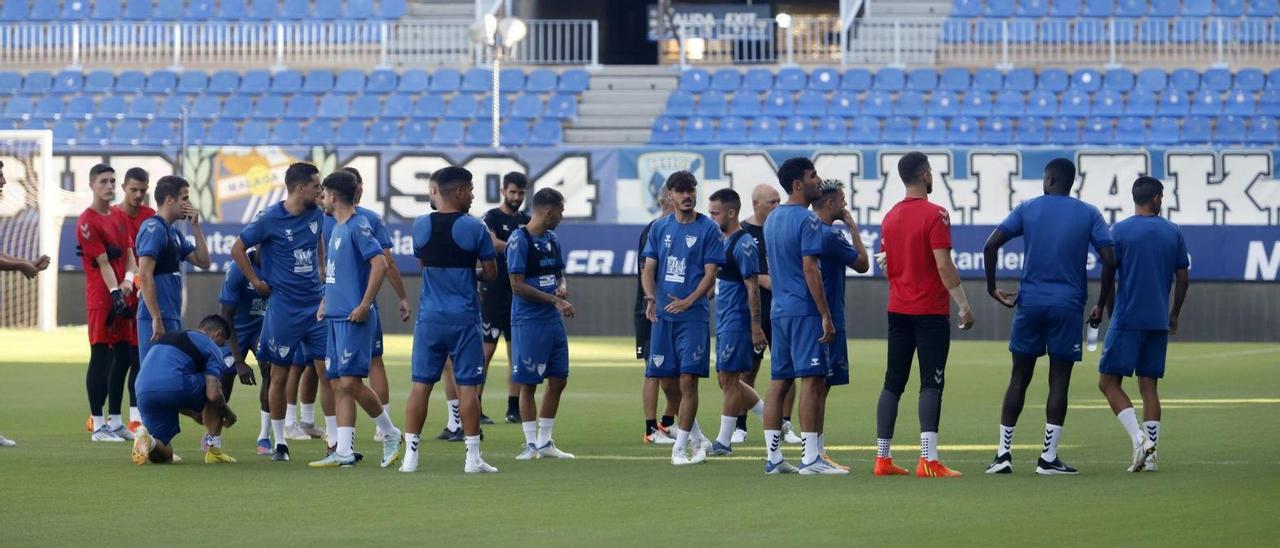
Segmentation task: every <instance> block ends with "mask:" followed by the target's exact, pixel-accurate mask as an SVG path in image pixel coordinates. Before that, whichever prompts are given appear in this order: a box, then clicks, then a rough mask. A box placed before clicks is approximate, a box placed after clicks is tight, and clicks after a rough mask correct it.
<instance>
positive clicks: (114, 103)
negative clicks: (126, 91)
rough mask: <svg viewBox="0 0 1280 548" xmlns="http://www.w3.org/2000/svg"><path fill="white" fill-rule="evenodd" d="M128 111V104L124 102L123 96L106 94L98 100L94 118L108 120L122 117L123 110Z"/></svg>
mask: <svg viewBox="0 0 1280 548" xmlns="http://www.w3.org/2000/svg"><path fill="white" fill-rule="evenodd" d="M128 111H129V105H127V104H126V103H125V102H124V97H121V96H119V95H108V96H106V97H103V98H102V100H101V101H99V102H98V108H97V112H95V113H94V115H93V117H94V118H107V119H109V120H122V119H124V114H125V112H128Z"/></svg>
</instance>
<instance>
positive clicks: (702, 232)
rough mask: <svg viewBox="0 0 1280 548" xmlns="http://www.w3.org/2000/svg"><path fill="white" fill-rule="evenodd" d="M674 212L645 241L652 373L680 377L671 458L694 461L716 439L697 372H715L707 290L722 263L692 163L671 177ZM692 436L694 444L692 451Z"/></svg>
mask: <svg viewBox="0 0 1280 548" xmlns="http://www.w3.org/2000/svg"><path fill="white" fill-rule="evenodd" d="M665 188H666V191H667V193H668V194H670V198H671V202H672V204H673V206H674V207H675V212H674V213H672V214H671V215H669V216H667V217H665V218H663V219H660V220H659V221H658V222H656V223H654V225H653V229H652V230H650V231H649V240H648V242H646V243H645V248H644V278H643V282H644V294H645V300H646V301H648V303H647V304H646V308H645V316H647V317H648V318H649V321H651V322H653V333H652V334H651V335H650V340H649V343H650V348H649V361H648V366H647V367H646V368H645V376H647V377H655V378H662V377H677V376H678V377H679V379H680V380H679V383H680V411H679V413H678V414H679V417H680V422H679V423H678V425H677V426H676V442H675V444H674V445H672V447H671V464H673V465H675V466H683V465H686V464H697V463H700V462H703V461H705V460H706V458H707V450H709V449H710V448H711V447H710V446H711V443H709V442H708V441H707V439H706V436H704V435H703V434H702V429H701V428H700V427H699V426H698V422H697V418H698V379H700V378H704V377H707V376H710V374H711V372H710V368H711V361H710V360H711V357H710V350H711V349H710V346H711V332H710V326H709V323H708V322H709V321H710V307H709V306H708V303H707V294H708V293H710V292H711V289H712V287H714V286H715V282H716V273H717V271H718V270H719V268H720V265H721V264H724V242H723V239H722V238H721V236H720V227H719V226H717V225H716V223H715V221H712V220H711V219H709V218H707V217H706V216H704V215H702V214H701V213H698V212H697V211H696V210H694V206H695V204H696V203H697V202H696V200H697V197H698V180H697V179H696V178H695V177H694V176H693V174H692V173H690V172H688V171H677V172H675V173H672V174H671V175H670V176H668V177H667V182H666V185H665ZM691 438H692V441H693V443H694V444H695V445H696V446H697V447H696V449H694V451H693V454H692V455H690V454H689V442H690V439H691Z"/></svg>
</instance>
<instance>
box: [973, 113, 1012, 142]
mask: <svg viewBox="0 0 1280 548" xmlns="http://www.w3.org/2000/svg"><path fill="white" fill-rule="evenodd" d="M985 122H986V123H984V124H983V125H982V129H981V130H980V131H979V132H978V142H979V143H983V144H987V145H1007V144H1009V143H1012V142H1013V123H1012V122H1010V121H1009V119H1007V118H1001V117H992V118H987V119H986V120H985Z"/></svg>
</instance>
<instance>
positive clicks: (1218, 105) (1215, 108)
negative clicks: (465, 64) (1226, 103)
mask: <svg viewBox="0 0 1280 548" xmlns="http://www.w3.org/2000/svg"><path fill="white" fill-rule="evenodd" d="M1191 114H1192V115H1195V116H1218V115H1219V114H1222V96H1221V95H1219V94H1218V92H1216V91H1210V90H1203V89H1202V90H1200V91H1198V92H1196V98H1195V100H1194V101H1193V102H1192V103H1191Z"/></svg>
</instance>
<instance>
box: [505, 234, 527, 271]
mask: <svg viewBox="0 0 1280 548" xmlns="http://www.w3.org/2000/svg"><path fill="white" fill-rule="evenodd" d="M521 232H522V231H521V230H519V229H516V230H512V231H511V237H510V238H507V272H508V273H510V274H524V271H525V262H524V259H525V253H526V251H525V249H524V234H521Z"/></svg>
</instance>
